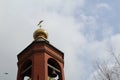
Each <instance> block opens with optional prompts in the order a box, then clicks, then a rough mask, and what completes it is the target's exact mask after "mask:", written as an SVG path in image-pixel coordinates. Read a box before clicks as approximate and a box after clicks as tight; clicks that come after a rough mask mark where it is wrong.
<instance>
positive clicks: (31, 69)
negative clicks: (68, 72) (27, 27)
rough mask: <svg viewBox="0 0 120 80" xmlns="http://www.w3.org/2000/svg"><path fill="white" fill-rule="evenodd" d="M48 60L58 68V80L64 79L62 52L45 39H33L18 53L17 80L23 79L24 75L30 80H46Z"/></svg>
mask: <svg viewBox="0 0 120 80" xmlns="http://www.w3.org/2000/svg"><path fill="white" fill-rule="evenodd" d="M49 60H51V61H53V62H52V63H50V64H55V66H58V67H56V68H58V69H59V70H60V73H59V79H58V80H64V54H63V53H62V52H61V51H59V50H58V49H56V48H55V47H54V46H52V45H51V44H50V43H48V42H47V41H33V42H32V43H31V44H30V45H29V46H28V47H27V48H25V49H24V50H23V51H22V52H21V53H20V54H18V74H17V80H24V77H25V76H28V77H31V78H32V80H48V61H49ZM49 62H50V61H49Z"/></svg>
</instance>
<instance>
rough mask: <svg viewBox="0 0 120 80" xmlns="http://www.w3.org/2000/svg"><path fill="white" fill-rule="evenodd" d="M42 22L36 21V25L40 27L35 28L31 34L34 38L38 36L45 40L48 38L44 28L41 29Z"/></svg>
mask: <svg viewBox="0 0 120 80" xmlns="http://www.w3.org/2000/svg"><path fill="white" fill-rule="evenodd" d="M42 22H43V20H41V21H40V22H39V23H38V26H39V27H40V28H39V29H37V30H36V31H35V32H34V34H33V37H34V39H35V40H37V39H39V38H43V39H45V40H47V38H48V33H47V31H46V30H44V29H42V28H41V27H42V26H41V23H42Z"/></svg>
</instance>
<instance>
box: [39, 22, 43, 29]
mask: <svg viewBox="0 0 120 80" xmlns="http://www.w3.org/2000/svg"><path fill="white" fill-rule="evenodd" d="M42 22H43V20H41V21H40V22H39V23H38V26H39V27H40V28H41V27H42V25H41V23H42Z"/></svg>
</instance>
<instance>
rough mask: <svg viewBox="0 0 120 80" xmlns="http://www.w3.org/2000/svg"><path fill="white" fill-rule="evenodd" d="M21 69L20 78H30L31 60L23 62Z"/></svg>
mask: <svg viewBox="0 0 120 80" xmlns="http://www.w3.org/2000/svg"><path fill="white" fill-rule="evenodd" d="M22 67H23V70H22V72H21V74H22V76H23V77H22V80H32V79H31V76H32V61H30V60H28V61H26V62H25V63H24V64H23V66H22Z"/></svg>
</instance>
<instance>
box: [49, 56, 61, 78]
mask: <svg viewBox="0 0 120 80" xmlns="http://www.w3.org/2000/svg"><path fill="white" fill-rule="evenodd" d="M61 77H62V75H61V68H60V65H59V64H58V62H57V61H56V60H54V59H52V58H50V59H48V80H62V79H61Z"/></svg>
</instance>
